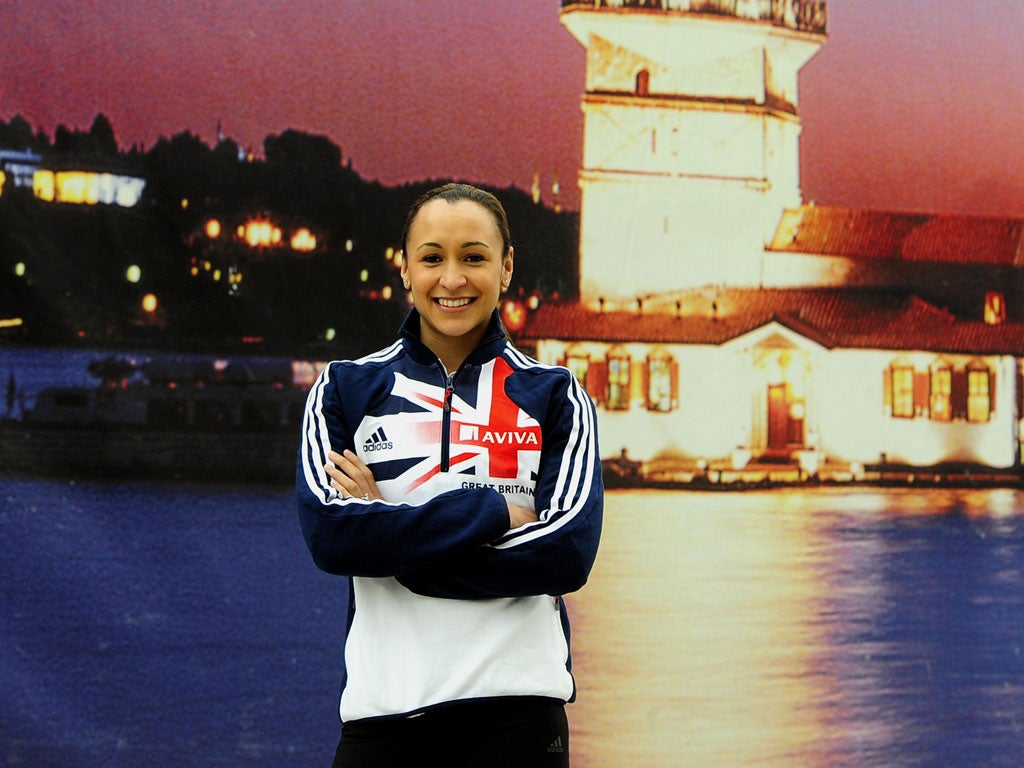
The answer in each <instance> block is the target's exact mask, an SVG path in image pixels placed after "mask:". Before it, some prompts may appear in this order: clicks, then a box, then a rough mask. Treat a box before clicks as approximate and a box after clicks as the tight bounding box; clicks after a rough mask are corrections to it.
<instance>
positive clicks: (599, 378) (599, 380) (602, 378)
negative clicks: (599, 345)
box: [585, 360, 608, 405]
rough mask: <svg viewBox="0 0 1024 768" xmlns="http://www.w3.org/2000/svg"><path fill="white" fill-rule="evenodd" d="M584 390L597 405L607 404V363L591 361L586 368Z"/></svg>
mask: <svg viewBox="0 0 1024 768" xmlns="http://www.w3.org/2000/svg"><path fill="white" fill-rule="evenodd" d="M585 386H586V390H587V392H588V393H589V394H590V396H591V397H592V398H594V401H595V402H596V403H597V404H598V405H603V404H604V403H606V402H608V363H607V362H606V361H604V360H592V361H591V362H590V366H589V367H588V368H587V381H586V384H585Z"/></svg>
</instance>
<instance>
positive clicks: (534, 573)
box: [398, 372, 604, 599]
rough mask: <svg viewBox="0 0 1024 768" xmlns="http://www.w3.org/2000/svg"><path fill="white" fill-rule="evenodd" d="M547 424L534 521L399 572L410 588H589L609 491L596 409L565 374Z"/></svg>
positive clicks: (488, 594)
mask: <svg viewBox="0 0 1024 768" xmlns="http://www.w3.org/2000/svg"><path fill="white" fill-rule="evenodd" d="M545 424H546V428H545V433H544V444H543V451H542V454H541V465H540V471H539V476H538V479H537V485H536V496H535V499H536V511H537V513H538V518H539V519H538V520H537V522H535V523H531V524H529V525H524V526H522V527H520V528H516V529H514V530H511V531H508V532H506V533H503V534H502V535H501V536H499V537H497V538H495V539H494V540H492V541H491V542H489V543H488V544H486V545H484V546H479V547H475V548H472V549H470V550H467V551H463V552H460V553H459V554H457V555H456V556H454V557H452V558H449V559H448V560H446V561H444V562H440V563H438V564H436V565H433V566H428V567H426V568H421V569H418V570H415V571H412V572H407V573H404V574H402V575H400V576H399V579H398V580H399V581H400V582H401V583H402V584H403V585H404V586H405V587H406V588H408V589H410V590H412V591H413V592H416V593H418V594H421V595H426V596H429V597H444V598H453V599H483V598H495V597H524V596H528V595H544V594H548V595H562V594H566V593H569V592H574V591H576V590H578V589H579V588H580V587H582V586H583V585H584V584H585V583H586V581H587V578H588V576H589V574H590V569H591V567H592V566H593V564H594V558H595V557H596V555H597V549H598V542H599V539H600V535H601V519H602V512H603V504H604V487H603V484H602V480H601V462H600V458H599V453H598V444H597V415H596V412H595V409H594V405H593V402H592V401H591V399H590V397H589V395H587V394H586V392H584V391H583V389H582V387H580V386H579V384H578V382H577V381H576V379H575V377H573V376H572V374H570V373H568V372H566V375H565V377H564V378H563V380H562V382H561V384H560V387H559V389H558V390H557V391H556V393H555V395H554V396H553V397H552V399H551V402H550V404H549V413H548V417H547V419H546V420H545Z"/></svg>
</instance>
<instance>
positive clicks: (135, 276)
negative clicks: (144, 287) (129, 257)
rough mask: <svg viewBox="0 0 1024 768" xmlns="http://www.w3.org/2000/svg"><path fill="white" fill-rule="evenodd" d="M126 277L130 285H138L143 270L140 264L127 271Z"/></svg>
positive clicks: (133, 265)
mask: <svg viewBox="0 0 1024 768" xmlns="http://www.w3.org/2000/svg"><path fill="white" fill-rule="evenodd" d="M124 276H125V279H126V280H127V281H128V282H129V283H137V282H139V280H141V279H142V269H141V268H139V265H138V264H132V265H131V266H130V267H128V269H127V270H126V271H125V273H124Z"/></svg>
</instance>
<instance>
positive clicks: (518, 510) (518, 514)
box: [506, 502, 537, 530]
mask: <svg viewBox="0 0 1024 768" xmlns="http://www.w3.org/2000/svg"><path fill="white" fill-rule="evenodd" d="M506 503H508V502H506ZM508 519H509V526H508V527H509V530H511V529H513V528H518V527H519V526H521V525H526V524H527V523H536V522H537V513H536V512H534V511H533V510H532V509H530V508H529V507H520V506H519V505H518V504H509V505H508Z"/></svg>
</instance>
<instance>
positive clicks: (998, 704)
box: [0, 479, 1024, 768]
mask: <svg viewBox="0 0 1024 768" xmlns="http://www.w3.org/2000/svg"><path fill="white" fill-rule="evenodd" d="M0 532H2V538H0V542H2V543H0V585H2V586H0V589H2V594H3V612H2V614H0V626H2V637H0V681H2V686H3V691H4V695H3V696H2V697H0V764H3V765H7V766H16V765H24V766H32V768H39V767H40V766H75V767H76V768H88V767H90V766H104V767H106V768H117V767H119V766H124V767H125V768H127V767H128V766H147V767H156V768H159V767H160V766H168V767H169V766H175V767H180V766H195V767H196V768H200V767H205V766H267V768H270V767H271V766H273V767H274V768H282V767H288V766H296V768H298V766H315V765H328V764H329V763H330V759H331V756H332V754H333V749H334V746H335V744H336V741H337V732H338V731H337V729H338V724H337V714H336V713H337V694H338V684H339V675H340V654H341V630H342V626H343V617H344V613H345V595H346V590H345V588H344V584H343V581H342V580H341V579H338V578H335V577H331V576H327V575H325V574H322V573H320V572H318V571H317V570H316V569H315V568H314V566H313V565H312V563H311V561H310V558H309V555H308V553H307V551H306V549H305V545H304V544H303V542H302V538H301V534H300V532H299V527H298V522H297V517H296V513H295V508H294V501H293V494H292V490H291V489H290V488H286V487H274V486H242V485H237V486H232V485H224V486H217V485H195V484H174V483H149V482H144V481H140V482H120V483H113V482H75V481H50V480H48V481H38V480H33V479H0ZM569 607H570V612H571V614H572V618H573V626H574V632H573V652H574V654H573V655H574V671H575V673H576V677H577V682H578V687H579V697H578V701H577V702H576V703H575V704H573V705H572V706H571V707H570V709H569V712H570V718H571V722H572V751H573V755H574V757H573V760H574V762H573V765H574V766H576V767H577V768H597V767H599V766H609V767H611V766H623V765H629V766H672V767H675V766H701V767H702V768H708V767H717V768H727V767H728V768H733V767H735V766H750V765H758V766H769V767H775V766H777V767H778V768H782V767H783V766H786V768H790V767H792V766H810V767H812V768H813V767H817V766H820V767H821V768H824V767H825V766H828V767H829V768H832V767H834V766H850V768H853V767H854V766H857V768H865V767H870V766H878V767H881V766H936V767H938V766H942V767H943V768H978V767H979V766H1005V767H1006V768H1011V767H1012V768H1017V767H1018V766H1020V765H1022V764H1024V651H1022V648H1024V495H1022V494H1021V493H1020V492H1018V491H1013V490H998V489H997V490H986V491H968V490H963V491H957V490H939V489H936V490H928V491H921V490H907V491H897V490H891V489H890V490H886V491H881V490H878V491H875V490H871V489H867V490H865V489H857V490H850V491H823V490H810V491H795V490H780V491H766V492H757V493H742V492H740V493H721V492H719V493H713V492H712V493H685V492H653V491H632V492H619V491H616V492H610V493H609V494H608V496H607V499H606V526H605V533H604V538H603V541H602V545H601V551H600V554H599V556H598V561H597V565H596V567H595V569H594V572H593V574H592V578H591V581H590V583H589V584H588V585H587V586H586V587H585V588H584V589H583V590H582V591H581V592H579V593H578V594H576V595H573V596H571V597H570V598H569Z"/></svg>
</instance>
